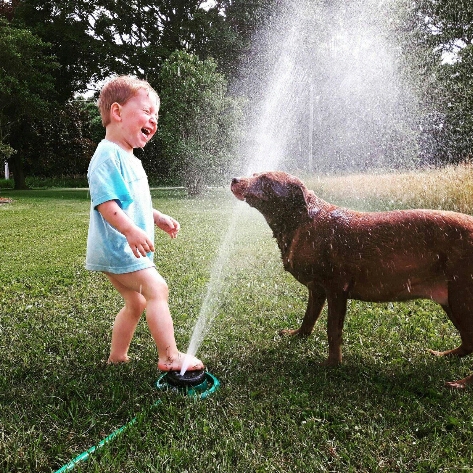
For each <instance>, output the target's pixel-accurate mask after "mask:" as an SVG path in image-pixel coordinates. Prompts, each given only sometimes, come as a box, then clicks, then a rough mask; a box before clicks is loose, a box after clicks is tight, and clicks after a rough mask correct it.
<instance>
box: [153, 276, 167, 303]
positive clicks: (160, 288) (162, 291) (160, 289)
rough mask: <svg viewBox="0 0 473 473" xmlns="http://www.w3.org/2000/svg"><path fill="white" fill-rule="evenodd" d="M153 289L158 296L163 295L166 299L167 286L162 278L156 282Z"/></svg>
mask: <svg viewBox="0 0 473 473" xmlns="http://www.w3.org/2000/svg"><path fill="white" fill-rule="evenodd" d="M155 290H156V292H157V293H158V296H159V297H164V298H166V299H167V298H168V295H169V287H168V285H167V282H166V281H165V280H164V279H160V281H159V282H158V283H157V284H156V287H155Z"/></svg>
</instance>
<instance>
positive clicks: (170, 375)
mask: <svg viewBox="0 0 473 473" xmlns="http://www.w3.org/2000/svg"><path fill="white" fill-rule="evenodd" d="M219 386H220V382H219V380H218V379H217V378H216V377H215V376H214V375H213V374H210V373H209V372H208V371H204V370H197V371H186V372H185V373H184V374H182V375H181V374H180V372H179V371H168V372H167V373H164V374H163V375H161V376H160V377H159V378H158V381H156V387H157V388H158V389H161V390H172V391H175V392H178V393H181V394H184V395H186V396H191V397H197V398H198V399H205V398H206V397H207V396H209V395H210V394H212V393H213V392H215V391H216V390H217V389H218V387H219ZM159 404H161V400H160V399H158V400H157V401H156V402H154V403H153V404H152V405H151V407H156V406H157V405H159ZM137 419H138V416H137V417H134V418H133V419H131V420H130V421H129V422H128V423H127V424H125V425H123V426H122V427H120V428H119V429H117V430H115V432H112V433H111V434H110V435H109V436H108V437H105V438H104V439H103V440H101V441H100V442H99V443H98V444H97V445H95V446H93V447H90V448H89V449H88V450H86V451H85V452H83V453H81V454H80V455H78V456H77V457H75V458H74V459H73V460H71V461H70V462H69V463H68V464H66V465H64V466H63V467H62V468H60V469H59V470H57V471H56V472H55V473H64V472H66V471H69V470H72V469H73V468H74V467H75V466H76V465H77V464H78V463H79V462H81V461H85V460H87V459H88V458H89V456H90V455H91V454H92V453H94V452H95V451H96V450H98V449H100V448H102V447H103V446H104V445H106V444H107V443H109V442H110V441H112V440H113V439H114V438H115V437H116V436H117V435H120V434H121V433H122V432H123V431H124V430H126V429H127V428H128V427H130V426H131V425H133V424H134V423H135V422H136V421H137Z"/></svg>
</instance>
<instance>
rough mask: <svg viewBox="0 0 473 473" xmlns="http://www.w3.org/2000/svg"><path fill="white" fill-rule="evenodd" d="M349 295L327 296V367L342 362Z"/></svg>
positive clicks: (343, 293)
mask: <svg viewBox="0 0 473 473" xmlns="http://www.w3.org/2000/svg"><path fill="white" fill-rule="evenodd" d="M347 300H348V297H347V294H346V293H345V292H337V293H333V294H327V303H328V316H327V335H328V358H327V360H326V361H325V363H324V364H325V365H328V366H331V365H338V364H339V363H341V362H342V333H343V324H344V322H345V315H346V312H347Z"/></svg>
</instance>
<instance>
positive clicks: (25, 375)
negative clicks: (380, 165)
mask: <svg viewBox="0 0 473 473" xmlns="http://www.w3.org/2000/svg"><path fill="white" fill-rule="evenodd" d="M446 172H447V173H452V174H450V177H449V178H446V179H444V178H443V175H441V174H440V173H439V175H438V176H437V177H436V176H435V175H434V173H433V172H429V173H420V174H418V175H414V174H413V175H411V176H406V175H405V176H403V177H402V178H400V182H401V183H402V184H403V185H402V186H398V185H397V184H396V182H398V176H396V175H392V176H387V177H385V178H383V179H385V181H384V184H383V185H379V182H380V177H379V176H376V177H375V178H374V179H373V177H370V176H354V177H353V182H354V183H356V185H353V186H352V185H351V183H352V181H351V179H350V178H348V177H347V178H338V179H335V178H330V179H329V178H326V179H321V180H317V179H312V180H311V179H308V180H307V181H308V183H309V184H310V185H309V187H311V188H314V190H316V191H317V193H318V194H319V195H320V196H321V197H323V198H326V199H327V200H331V201H335V202H338V203H343V205H350V206H354V207H357V208H390V207H392V206H394V205H395V203H396V202H403V204H402V206H409V204H410V203H411V202H412V199H414V200H415V199H417V200H415V202H416V203H419V204H422V205H420V206H422V207H430V206H437V205H438V204H437V200H435V201H431V202H429V200H428V199H427V197H428V196H427V194H425V195H420V196H419V195H416V194H418V192H419V191H418V190H416V187H415V183H418V182H423V181H424V180H427V179H432V180H431V182H432V184H429V186H428V188H432V186H434V190H432V192H431V193H432V195H433V196H434V197H438V196H439V194H440V193H441V192H444V191H443V189H444V188H445V185H446V183H447V182H448V183H449V182H451V180H452V178H451V176H457V174H456V173H465V174H462V175H465V179H467V177H468V176H466V174H467V173H466V171H465V169H463V168H458V169H454V168H451V169H449V170H447V171H446ZM410 178H411V179H412V182H411V181H410V180H409V179H410ZM429 182H430V181H429ZM462 182H463V181H462ZM465 182H466V181H465ZM389 185H391V192H388V191H387V189H386V188H387V187H388V186H389ZM436 185H438V186H439V187H438V188H437V190H435V186H436ZM465 185H466V184H465ZM422 188H423V187H422ZM357 189H358V190H363V193H364V197H365V198H366V199H361V198H359V196H360V194H359V193H355V192H354V190H357ZM373 189H382V190H383V195H379V191H376V190H373ZM406 189H409V191H408V192H406ZM426 189H427V188H426ZM449 189H450V190H449V195H448V196H447V195H446V194H445V195H446V197H445V199H444V200H443V201H442V202H443V204H442V205H443V207H444V208H457V207H456V206H457V205H459V204H458V202H462V204H461V205H464V207H462V209H463V211H466V212H469V213H472V212H473V201H472V198H471V197H469V195H468V193H467V192H465V188H464V187H463V185H458V186H451V187H450V188H449ZM376 192H378V194H377V193H376ZM425 192H426V193H427V191H425ZM406 194H408V195H409V200H402V201H401V200H400V199H404V198H405V195H406ZM153 196H154V199H155V204H156V206H157V207H158V208H160V209H162V210H163V211H166V212H168V213H169V214H171V215H173V216H175V217H176V218H178V220H179V221H180V223H181V226H182V230H181V234H180V236H179V238H178V239H177V240H170V239H168V238H167V236H166V235H164V234H158V236H157V239H156V246H157V248H158V250H157V254H156V263H157V265H158V267H159V270H160V272H161V273H162V275H163V276H164V277H165V278H166V280H167V281H168V284H169V286H170V306H171V310H172V312H173V317H174V322H175V329H176V339H177V341H178V345H179V346H180V347H182V348H183V349H185V348H186V346H187V344H188V342H189V339H190V335H191V332H192V328H193V326H194V323H195V321H196V319H197V317H198V315H199V311H200V307H201V304H202V300H203V297H204V295H205V292H206V288H207V284H208V281H209V279H210V272H211V268H212V264H213V262H214V260H215V257H216V255H217V252H218V248H219V245H220V241H221V240H222V239H223V237H224V236H225V233H226V231H227V228H228V224H229V221H230V220H231V219H234V218H237V219H238V221H237V232H236V236H235V238H234V239H233V240H232V241H231V244H230V247H229V248H228V253H229V259H228V263H227V264H226V270H227V271H225V273H224V283H223V287H222V289H221V297H220V306H219V308H218V313H217V314H216V317H215V320H214V323H213V324H212V326H211V328H210V331H209V333H208V334H207V336H206V338H205V339H204V342H203V344H202V346H201V348H200V350H199V353H198V355H199V356H200V357H201V358H202V359H203V360H204V361H205V363H206V364H207V366H208V367H209V369H210V371H211V372H212V373H213V374H214V375H215V376H217V378H218V379H219V380H220V382H221V388H220V389H219V390H218V391H217V392H216V393H214V394H213V395H212V396H210V397H209V398H207V399H206V400H195V399H191V398H186V397H183V396H181V395H177V394H173V393H163V392H160V391H157V390H156V389H155V387H154V383H155V381H156V379H157V377H158V373H157V371H156V368H155V365H156V353H155V348H154V345H153V343H152V341H151V337H150V336H149V333H148V330H147V327H146V324H145V322H144V321H142V322H141V323H140V325H139V327H138V330H137V333H136V335H135V338H134V340H133V343H132V347H131V350H130V355H131V356H132V357H133V361H132V362H131V363H129V364H127V365H124V366H114V367H110V366H106V365H105V363H104V360H106V357H107V355H108V347H109V342H110V330H111V325H112V322H113V317H114V315H115V313H116V312H117V311H118V310H119V308H120V305H121V301H120V298H119V296H118V295H117V294H115V292H114V291H113V290H112V288H111V287H110V286H109V284H108V283H107V282H106V281H105V280H104V278H103V277H101V275H100V274H95V273H90V272H87V271H85V270H84V269H83V262H84V256H85V242H86V233H87V223H88V211H89V201H88V195H87V190H65V189H55V190H43V191H29V192H14V191H9V190H2V192H1V197H5V198H11V199H13V202H12V203H9V204H3V205H0V255H1V270H0V353H1V355H0V471H1V472H32V471H35V472H51V471H56V470H57V469H59V468H60V467H61V466H63V465H64V464H66V463H68V462H69V460H71V459H72V458H74V457H75V456H77V455H78V454H79V453H81V452H83V451H85V450H87V449H88V448H89V447H91V446H92V445H96V444H97V443H98V442H99V441H100V440H102V439H103V438H104V437H106V436H107V435H109V434H110V433H111V432H113V431H114V430H115V429H117V428H119V427H121V426H122V425H124V424H126V423H127V422H128V421H130V420H131V419H132V418H134V417H135V416H137V422H136V423H135V424H133V425H132V426H130V427H129V428H128V429H127V430H126V431H125V432H123V433H122V434H121V435H120V436H118V437H117V438H115V439H114V440H113V442H111V443H110V444H108V445H106V446H105V447H104V448H103V449H101V450H100V451H98V452H96V453H95V454H94V455H92V456H91V458H90V459H89V460H88V461H86V462H82V463H80V464H78V465H77V467H76V468H75V470H74V471H78V472H114V473H117V472H126V473H135V472H136V473H138V472H140V473H141V472H150V473H151V472H173V473H174V472H185V471H187V472H217V471H220V472H242V473H247V472H309V471H310V472H378V471H380V472H454V471H455V472H458V471H473V447H472V444H471V437H472V434H473V418H472V417H471V412H472V410H473V398H472V395H471V393H472V391H471V389H467V390H466V391H465V392H457V391H451V390H448V389H446V388H444V387H443V382H444V381H445V380H452V379H457V378H460V377H463V376H465V375H467V374H468V373H470V371H471V364H472V363H471V357H470V359H468V358H466V359H463V360H457V359H436V358H434V357H431V356H430V355H429V354H428V353H427V352H426V348H427V347H429V348H435V349H444V348H450V347H453V346H456V345H457V344H458V343H459V340H458V335H457V333H456V331H455V329H454V328H453V326H452V324H451V323H450V322H449V321H448V320H447V319H446V317H445V316H444V314H443V311H442V310H441V308H440V307H438V306H436V305H435V304H433V303H431V302H428V301H412V302H408V303H403V304H367V303H361V302H357V301H350V303H349V309H348V316H347V320H346V324H345V332H344V364H343V365H341V366H340V367H338V368H334V369H327V368H324V367H321V366H319V363H320V362H321V361H323V360H324V358H325V357H326V355H327V338H326V333H325V322H326V315H325V313H324V314H322V317H321V320H319V322H318V323H317V324H316V328H315V331H314V333H313V335H312V336H311V337H309V338H307V339H298V338H280V337H279V336H278V335H277V332H278V330H279V329H280V328H284V327H296V326H297V325H298V324H299V323H300V321H301V319H302V316H303V313H304V310H305V304H306V291H305V289H304V287H302V286H301V285H299V284H298V283H297V282H296V281H294V280H293V279H292V277H291V276H290V275H288V274H287V273H285V272H284V271H283V270H282V265H281V263H280V258H279V255H278V250H277V247H276V243H275V241H274V240H273V239H272V237H271V232H270V230H269V227H268V226H267V225H266V223H265V222H264V220H263V218H262V217H261V216H260V214H258V213H257V212H256V211H254V210H253V209H250V208H249V207H248V206H246V205H245V204H239V205H238V206H237V210H235V199H234V198H233V197H232V196H231V195H230V193H229V191H228V190H227V189H225V190H223V189H218V190H214V191H212V193H209V194H208V195H206V196H204V197H202V198H199V199H195V200H190V199H188V198H186V197H185V195H184V192H183V191H180V190H176V191H173V190H162V189H161V190H160V189H157V190H154V191H153ZM470 196H471V193H470ZM432 202H433V204H432V205H431V203H432ZM416 206H419V205H416ZM158 399H160V400H161V401H162V402H161V403H159V404H158V405H157V406H156V407H154V408H151V407H150V406H151V405H152V404H153V403H154V402H155V401H156V400H158Z"/></svg>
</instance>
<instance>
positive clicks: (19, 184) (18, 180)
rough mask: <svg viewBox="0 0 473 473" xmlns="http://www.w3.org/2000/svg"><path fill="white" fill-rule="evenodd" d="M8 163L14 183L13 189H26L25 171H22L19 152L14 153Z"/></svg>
mask: <svg viewBox="0 0 473 473" xmlns="http://www.w3.org/2000/svg"><path fill="white" fill-rule="evenodd" d="M8 165H9V166H10V170H11V171H12V172H13V182H14V183H15V186H14V189H15V190H25V189H28V186H27V185H26V180H25V173H24V171H23V161H22V159H21V156H20V155H19V153H15V154H14V155H13V156H12V157H11V158H10V159H9V160H8Z"/></svg>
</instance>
